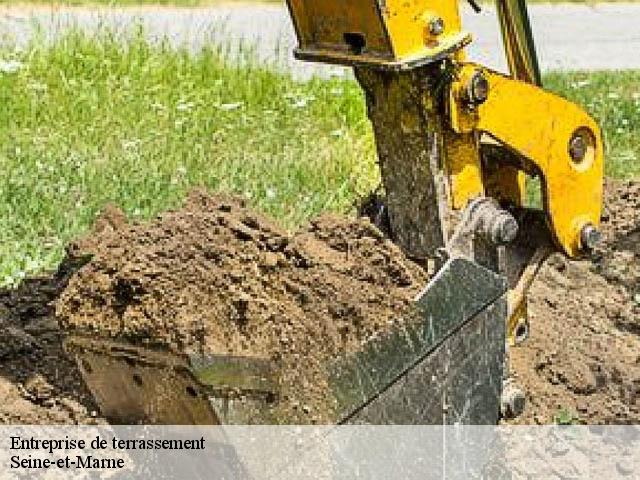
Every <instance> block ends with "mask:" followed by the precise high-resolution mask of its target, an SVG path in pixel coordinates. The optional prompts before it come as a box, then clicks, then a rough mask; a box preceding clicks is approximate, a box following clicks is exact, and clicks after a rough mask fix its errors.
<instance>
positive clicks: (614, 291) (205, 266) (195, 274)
mask: <svg viewBox="0 0 640 480" xmlns="http://www.w3.org/2000/svg"><path fill="white" fill-rule="evenodd" d="M604 231H605V236H606V243H605V245H604V247H603V248H602V249H601V250H600V251H599V252H598V254H597V255H596V257H595V259H593V260H592V261H581V262H571V261H567V260H566V259H564V258H563V257H562V256H560V255H555V256H553V257H552V258H551V259H550V260H549V261H548V262H547V264H546V265H545V267H544V268H543V270H542V272H541V274H540V277H539V278H538V280H537V281H536V282H535V284H534V287H533V290H532V295H531V298H530V311H531V321H532V335H531V338H530V340H529V341H528V342H527V343H526V344H524V345H523V346H521V347H518V348H515V349H513V350H512V369H513V371H514V373H515V374H516V376H517V378H518V380H519V381H520V383H521V384H522V385H523V386H524V387H525V388H526V390H527V394H528V397H529V398H528V400H529V401H528V406H527V410H526V411H525V414H524V415H523V416H522V417H521V418H519V419H518V420H517V422H518V423H549V422H552V421H553V420H554V418H556V417H558V415H559V414H562V415H561V416H563V417H564V418H565V419H566V417H567V416H569V417H570V418H572V419H575V420H576V421H584V422H589V423H637V422H638V421H640V403H638V399H637V396H638V392H639V391H640V260H639V259H638V256H640V233H639V232H640V184H635V183H610V184H609V185H607V209H606V212H605V216H604ZM69 252H70V258H69V259H68V260H67V262H65V264H64V265H63V268H62V269H61V271H60V272H58V274H56V275H54V276H51V277H47V278H42V279H35V280H28V281H25V282H24V283H23V284H22V286H21V287H20V288H19V289H18V290H16V291H12V292H3V293H1V294H0V317H1V328H0V393H2V398H3V399H6V400H5V401H3V402H2V403H1V404H0V422H4V423H76V422H80V423H86V422H95V421H100V417H99V413H98V412H96V411H95V410H96V407H95V406H94V405H93V404H92V402H91V398H90V396H89V395H88V393H87V391H86V388H85V387H84V386H83V384H82V381H81V379H80V376H79V374H78V372H77V370H76V368H75V366H74V365H73V364H72V363H71V362H69V361H68V360H67V359H66V357H65V356H64V354H63V352H62V349H61V346H60V341H61V334H60V330H59V326H58V325H59V322H63V323H64V324H65V325H66V326H68V327H73V328H79V329H89V330H90V329H91V325H92V322H93V321H97V322H98V324H100V325H101V326H102V328H105V329H106V330H108V331H110V332H111V335H112V336H114V337H117V338H127V339H129V340H132V341H136V342H139V343H146V342H153V343H156V344H166V345H170V346H172V348H174V349H189V348H213V349H215V350H222V351H228V352H235V353H238V352H240V353H247V354H259V355H271V356H273V357H274V358H277V359H278V361H280V362H282V363H283V365H286V366H287V367H288V368H290V370H291V373H290V374H289V377H288V378H286V379H284V383H285V384H286V385H287V386H286V387H285V388H289V389H293V390H291V391H293V392H295V388H298V387H299V384H297V383H296V382H297V381H303V380H304V379H306V380H304V381H306V383H305V384H304V385H303V386H304V388H305V389H309V391H311V392H312V393H311V394H310V396H307V397H306V398H308V399H309V401H308V403H306V404H296V405H295V408H296V409H299V411H300V412H301V413H302V414H304V415H307V416H308V417H309V419H308V420H309V421H314V420H315V421H321V420H322V416H321V415H320V413H319V409H321V407H323V405H322V404H321V401H322V395H321V394H322V385H321V384H320V383H321V382H320V383H319V384H318V385H315V384H314V379H315V378H320V379H321V377H315V376H314V374H309V372H320V371H321V370H322V367H323V362H324V361H325V359H326V358H328V357H331V356H332V355H336V354H340V352H343V351H349V350H352V349H354V348H357V347H358V345H359V344H360V342H362V341H363V340H364V339H366V338H367V337H369V336H370V335H375V334H376V333H377V332H379V331H381V330H384V329H386V328H388V326H389V325H388V324H387V322H388V321H392V320H393V319H394V318H397V317H398V316H397V313H398V312H399V311H401V310H402V309H403V308H405V307H406V305H407V304H408V303H409V302H410V301H411V299H412V297H413V295H415V293H416V292H417V291H418V290H419V289H420V287H421V286H422V285H423V284H424V282H425V281H426V278H427V277H426V275H425V274H424V273H423V272H421V270H420V269H419V268H418V267H416V266H415V265H414V264H412V263H411V262H409V261H408V260H406V259H404V258H403V257H402V255H401V254H400V252H399V250H398V249H397V248H396V247H395V246H393V245H392V244H390V243H389V242H388V241H387V240H385V239H384V238H383V237H382V236H381V235H380V232H378V231H377V230H376V229H375V228H373V227H372V226H371V225H370V224H369V223H368V221H364V220H363V221H359V220H354V219H349V218H343V217H323V218H321V219H318V220H317V221H315V222H313V223H312V224H311V225H310V226H308V227H307V228H305V229H303V230H302V231H300V232H298V233H297V234H295V235H288V234H287V233H286V232H282V231H281V230H280V229H279V228H278V227H277V226H276V225H274V224H273V223H272V222H271V221H270V220H269V219H266V218H264V217H262V216H260V215H258V214H256V213H255V212H251V211H250V210H248V209H246V208H245V207H243V206H242V204H241V203H239V202H238V201H237V200H234V199H229V198H225V197H219V196H216V197H210V196H207V195H206V194H203V193H202V192H196V193H194V194H192V196H191V197H190V199H189V200H188V202H187V203H186V205H185V207H183V208H182V209H181V210H178V211H175V212H168V213H166V214H164V215H162V216H161V217H160V218H159V219H157V220H155V221H153V222H150V223H147V224H138V225H128V224H127V223H126V221H125V219H124V218H123V217H122V215H121V214H120V213H119V212H118V211H117V210H116V209H107V212H106V213H105V214H104V215H103V216H102V217H101V218H100V219H99V221H98V222H97V224H96V227H95V229H94V232H93V233H92V234H91V235H89V236H88V237H87V238H85V239H83V240H81V241H79V242H77V243H76V244H75V245H72V246H71V247H70V249H69ZM86 253H92V254H93V255H94V256H93V260H92V261H91V262H90V263H89V264H87V265H86V266H85V267H84V268H83V269H81V270H79V271H76V270H77V266H78V265H79V264H80V263H81V262H80V257H82V256H83V255H84V254H86ZM56 306H57V311H58V316H57V317H56V315H55V307H56ZM302 369H304V375H301V374H300V372H301V371H302ZM310 381H311V382H310ZM313 392H315V396H314V393H313ZM314 398H315V399H316V400H318V402H320V403H317V402H316V403H314ZM292 408H294V405H292ZM316 409H318V410H316ZM314 416H315V418H314Z"/></svg>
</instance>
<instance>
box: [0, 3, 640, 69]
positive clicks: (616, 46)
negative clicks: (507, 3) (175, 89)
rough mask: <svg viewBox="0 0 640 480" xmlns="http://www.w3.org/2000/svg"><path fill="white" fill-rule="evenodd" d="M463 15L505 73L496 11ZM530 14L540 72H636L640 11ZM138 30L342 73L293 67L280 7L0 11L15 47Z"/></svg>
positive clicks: (577, 8) (534, 10) (1, 25)
mask: <svg viewBox="0 0 640 480" xmlns="http://www.w3.org/2000/svg"><path fill="white" fill-rule="evenodd" d="M462 9H463V23H464V26H465V28H466V29H467V30H469V31H470V32H472V34H473V36H474V42H473V44H472V45H471V46H470V48H469V50H468V51H469V57H470V58H471V59H472V60H476V61H479V62H481V63H483V64H485V65H488V66H491V67H493V68H496V69H498V70H504V69H505V68H506V63H505V59H504V54H503V51H502V46H501V42H500V33H499V29H498V22H497V18H496V15H495V10H494V8H493V7H492V6H486V7H484V9H483V11H482V12H481V13H480V14H475V13H473V11H472V10H471V8H470V7H468V6H467V5H465V4H463V5H462ZM530 15H531V20H532V23H533V29H534V36H535V39H536V42H537V46H538V54H539V56H540V63H541V66H542V68H543V69H544V70H549V69H624V68H640V29H639V28H638V21H640V4H600V5H597V6H584V5H573V4H560V5H533V6H530ZM137 24H141V25H143V26H144V31H145V33H146V35H147V36H148V37H149V38H151V39H153V40H160V39H162V38H164V37H166V38H167V39H168V40H169V41H170V42H171V43H172V44H175V45H187V46H188V48H190V49H193V50H197V49H199V48H200V47H201V46H202V45H203V44H205V43H206V42H209V41H211V40H212V39H213V40H216V41H222V42H223V43H225V44H228V45H232V46H233V45H237V44H238V40H243V41H244V42H248V43H249V44H250V45H253V47H254V48H255V49H256V51H257V53H258V55H259V57H260V58H261V59H262V60H265V61H269V62H276V63H277V64H279V65H281V66H283V67H286V68H290V69H291V70H292V71H293V72H294V74H295V75H297V76H300V77H308V76H309V75H312V74H314V73H319V74H321V75H343V74H345V73H346V72H345V70H343V69H341V68H337V67H327V66H310V65H308V64H303V63H300V62H296V61H294V60H293V58H292V57H291V54H290V52H291V50H292V48H293V46H294V45H295V38H294V33H293V29H292V26H291V22H290V20H289V16H288V13H287V11H286V8H285V7H284V6H277V5H239V6H220V7H209V8H194V9H184V8H167V7H157V8H154V7H141V8H126V9H105V8H101V9H87V8H51V7H6V6H5V7H0V39H3V41H9V42H16V43H17V44H18V45H25V44H26V43H27V42H28V40H29V38H31V37H32V36H33V35H34V32H35V31H36V29H40V31H41V33H42V34H43V35H44V36H45V38H47V39H49V40H52V39H54V38H56V36H59V35H60V34H61V32H64V31H65V30H66V29H68V28H69V27H71V26H77V27H79V28H82V29H85V30H88V31H95V30H97V29H98V28H100V26H106V27H108V28H110V29H115V30H116V31H119V32H123V33H125V32H127V31H128V30H131V29H132V28H133V27H134V26H135V25H137Z"/></svg>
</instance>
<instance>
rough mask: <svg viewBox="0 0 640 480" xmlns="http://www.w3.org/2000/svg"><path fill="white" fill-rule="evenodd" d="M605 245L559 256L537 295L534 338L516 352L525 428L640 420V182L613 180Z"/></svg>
mask: <svg viewBox="0 0 640 480" xmlns="http://www.w3.org/2000/svg"><path fill="white" fill-rule="evenodd" d="M605 205H606V207H605V212H604V215H603V234H604V239H605V241H604V244H603V245H602V248H600V249H599V251H598V252H596V255H595V257H594V258H593V259H591V260H589V261H578V262H572V261H568V260H566V259H565V258H564V257H563V256H561V255H559V254H556V255H553V256H552V257H551V258H550V259H549V261H548V262H547V263H546V264H545V266H544V267H543V268H542V270H541V272H540V275H539V277H538V278H537V279H536V281H535V283H534V285H533V288H532V291H531V295H530V298H529V309H530V316H531V338H530V339H529V340H528V341H527V342H526V343H525V344H523V345H522V346H520V347H517V348H514V349H512V354H511V362H512V365H511V366H512V370H513V371H514V372H515V373H516V375H517V376H518V378H519V380H520V382H521V384H522V386H523V387H524V388H525V390H526V391H527V394H528V397H529V401H528V405H527V409H526V412H525V414H524V415H523V416H522V417H520V418H519V419H518V420H517V423H549V422H552V421H553V420H554V419H556V420H562V421H581V422H585V423H638V422H639V421H640V403H639V402H638V394H639V393H640V336H639V334H640V184H638V183H633V182H609V183H608V184H607V186H606V199H605Z"/></svg>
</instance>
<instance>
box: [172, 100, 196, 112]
mask: <svg viewBox="0 0 640 480" xmlns="http://www.w3.org/2000/svg"><path fill="white" fill-rule="evenodd" d="M195 106H196V104H195V103H193V102H179V103H178V105H176V110H178V111H179V112H189V111H191V110H193V107H195Z"/></svg>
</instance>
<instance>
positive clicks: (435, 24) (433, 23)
mask: <svg viewBox="0 0 640 480" xmlns="http://www.w3.org/2000/svg"><path fill="white" fill-rule="evenodd" d="M429 33H430V34H431V35H434V36H436V37H437V36H438V35H442V34H443V33H444V20H443V19H442V17H433V18H432V19H431V20H429Z"/></svg>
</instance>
